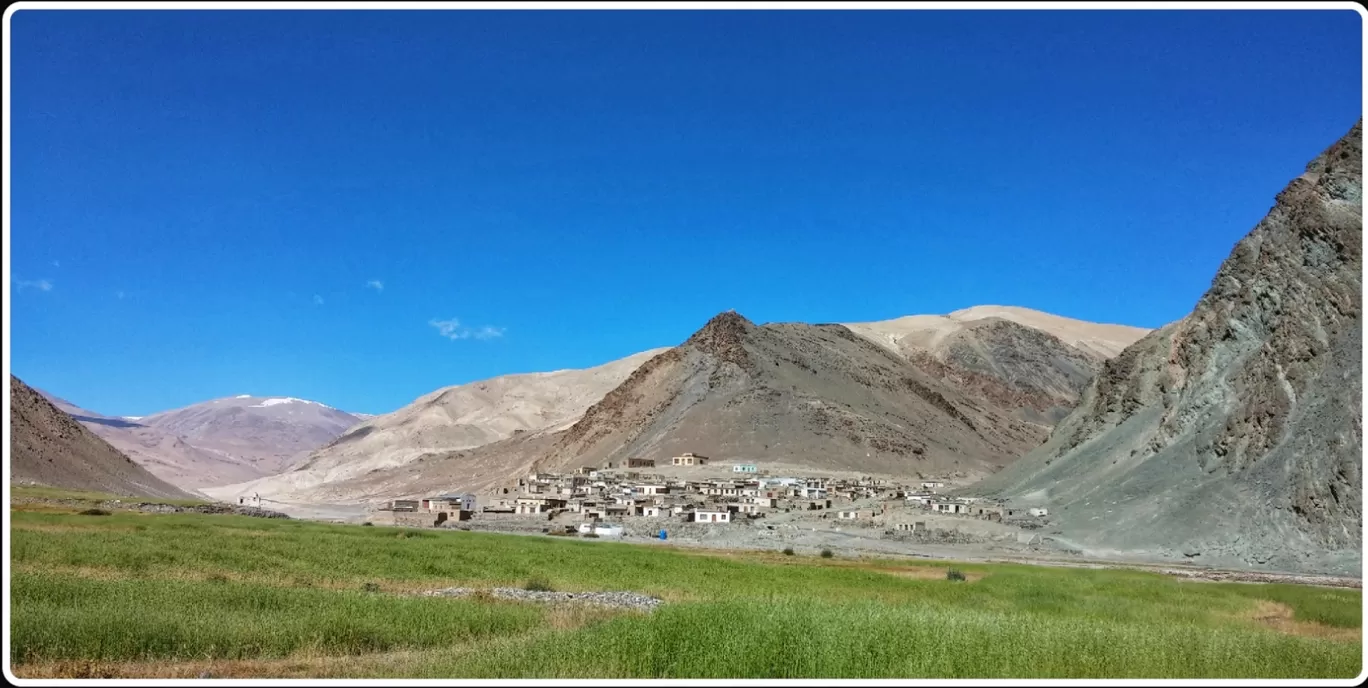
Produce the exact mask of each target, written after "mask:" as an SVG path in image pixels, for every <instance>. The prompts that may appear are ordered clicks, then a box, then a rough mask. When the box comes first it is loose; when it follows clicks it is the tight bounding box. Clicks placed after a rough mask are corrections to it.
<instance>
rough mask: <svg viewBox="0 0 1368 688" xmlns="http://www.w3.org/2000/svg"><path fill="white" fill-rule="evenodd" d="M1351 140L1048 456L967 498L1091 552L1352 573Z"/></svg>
mask: <svg viewBox="0 0 1368 688" xmlns="http://www.w3.org/2000/svg"><path fill="white" fill-rule="evenodd" d="M1362 213H1363V208H1362V127H1361V122H1360V123H1359V124H1356V125H1355V126H1354V127H1353V129H1352V130H1351V131H1350V132H1349V134H1347V135H1346V136H1345V137H1344V138H1343V139H1341V140H1340V141H1338V142H1337V143H1335V144H1334V145H1333V146H1331V147H1330V148H1329V149H1328V150H1326V151H1325V152H1324V153H1322V154H1321V155H1320V156H1319V157H1317V158H1316V159H1315V160H1314V161H1313V162H1312V163H1311V164H1310V165H1309V166H1308V167H1307V169H1306V173H1305V174H1303V175H1302V176H1301V177H1299V178H1297V179H1295V180H1293V181H1292V182H1291V184H1289V185H1288V186H1287V188H1286V189H1284V190H1283V192H1282V193H1280V194H1279V195H1278V197H1277V201H1276V204H1275V205H1274V206H1273V208H1272V210H1270V211H1269V213H1268V215H1267V216H1266V217H1265V218H1264V219H1263V220H1262V221H1261V222H1260V223H1259V224H1258V226H1257V227H1255V228H1254V230H1253V231H1252V232H1251V233H1250V234H1249V235H1248V236H1246V237H1245V238H1244V239H1243V240H1241V241H1240V242H1239V243H1238V244H1237V245H1236V246H1235V249H1234V251H1232V253H1231V255H1230V257H1229V258H1227V259H1226V261H1225V263H1224V264H1223V265H1222V266H1221V268H1220V271H1219V272H1218V273H1217V275H1216V278H1215V280H1214V281H1213V283H1212V286H1211V289H1210V290H1209V291H1208V292H1207V293H1206V294H1205V295H1204V296H1203V297H1202V298H1201V300H1200V301H1199V302H1198V304H1197V306H1196V308H1195V309H1194V311H1193V312H1192V314H1191V315H1189V316H1188V317H1186V318H1184V319H1182V320H1180V321H1178V322H1176V323H1173V324H1170V325H1168V326H1166V327H1164V328H1162V329H1160V330H1158V331H1156V332H1154V333H1152V334H1150V335H1149V336H1147V337H1145V338H1144V339H1143V340H1141V341H1140V342H1138V343H1136V344H1135V345H1133V346H1131V347H1129V348H1127V349H1126V350H1125V351H1124V352H1123V353H1122V354H1121V355H1120V356H1118V357H1117V358H1115V359H1113V360H1111V361H1110V362H1108V363H1107V364H1106V366H1105V368H1104V370H1103V372H1102V373H1101V374H1099V375H1098V377H1097V378H1096V379H1095V380H1094V382H1093V383H1092V384H1091V385H1090V386H1089V388H1088V390H1087V392H1086V393H1085V395H1084V397H1083V400H1082V402H1081V403H1080V405H1079V407H1078V408H1077V410H1075V411H1074V412H1073V413H1072V414H1071V415H1070V416H1069V417H1068V418H1067V419H1065V420H1064V421H1063V422H1062V423H1060V425H1059V426H1058V427H1057V428H1056V429H1055V431H1054V433H1053V434H1052V435H1051V437H1050V439H1049V441H1048V442H1047V443H1046V444H1045V445H1043V446H1042V447H1040V448H1039V449H1037V450H1036V451H1033V452H1031V453H1030V454H1029V455H1028V456H1026V457H1024V458H1022V459H1021V460H1020V461H1019V462H1017V463H1016V464H1014V465H1012V466H1010V467H1009V468H1008V469H1006V470H1004V471H1003V472H1001V473H999V474H997V475H995V476H993V477H991V478H989V479H987V480H985V481H983V482H982V483H980V484H979V485H977V486H975V487H974V488H971V489H972V490H973V491H976V492H979V493H982V494H989V495H1000V496H1006V497H1009V498H1012V499H1013V500H1014V501H1015V502H1017V503H1019V504H1023V505H1025V504H1041V505H1045V506H1047V507H1048V508H1049V509H1050V510H1051V515H1052V516H1053V517H1054V518H1055V520H1056V525H1057V527H1058V529H1059V535H1060V537H1061V538H1062V539H1065V540H1067V541H1068V542H1072V543H1074V544H1075V545H1077V546H1079V547H1080V548H1084V549H1090V550H1093V551H1095V552H1098V553H1105V552H1112V553H1129V554H1134V555H1140V556H1150V557H1171V558H1186V559H1190V560H1192V561H1195V562H1200V563H1204V564H1210V565H1216V566H1244V567H1264V568H1269V569H1276V570H1284V571H1307V572H1327V573H1344V574H1349V573H1353V574H1357V573H1358V572H1359V569H1360V565H1361V564H1360V562H1361V558H1362V541H1361V527H1362V517H1363V515H1362V501H1363V497H1362V492H1361V471H1362V408H1361V400H1362V360H1361V358H1362V336H1363V331H1362V327H1363V323H1362V270H1363V257H1362V252H1361V251H1362V248H1361V247H1362V240H1363V225H1362Z"/></svg>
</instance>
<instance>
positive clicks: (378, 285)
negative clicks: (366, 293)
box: [366, 280, 385, 291]
mask: <svg viewBox="0 0 1368 688" xmlns="http://www.w3.org/2000/svg"><path fill="white" fill-rule="evenodd" d="M366 286H367V287H370V288H371V289H374V290H376V291H384V290H385V283H384V282H381V281H380V280H371V281H369V282H366Z"/></svg>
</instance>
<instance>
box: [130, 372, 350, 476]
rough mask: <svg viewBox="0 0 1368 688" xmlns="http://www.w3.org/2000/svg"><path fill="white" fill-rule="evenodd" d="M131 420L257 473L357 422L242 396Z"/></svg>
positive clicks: (317, 406) (307, 406) (291, 401)
mask: <svg viewBox="0 0 1368 688" xmlns="http://www.w3.org/2000/svg"><path fill="white" fill-rule="evenodd" d="M137 422H138V423H139V424H141V425H144V426H147V427H149V428H152V429H155V430H158V431H161V432H162V433H165V434H168V435H172V436H175V437H178V438H180V439H181V440H182V441H184V442H185V443H187V444H190V445H192V446H194V447H195V448H197V449H199V450H202V451H205V452H208V453H211V454H217V455H219V456H224V457H229V458H232V459H238V460H241V461H242V462H245V463H246V464H247V465H248V466H250V467H251V468H252V469H253V470H255V471H256V472H257V474H259V475H270V474H273V473H277V472H280V471H283V470H285V469H287V468H289V467H290V466H291V465H292V464H294V463H295V462H297V461H299V460H301V459H302V458H304V456H305V455H306V454H307V453H308V452H310V451H312V450H314V449H317V448H319V447H321V446H323V445H325V444H327V443H328V442H331V441H333V440H334V439H336V438H337V437H338V436H340V435H341V434H342V433H344V432H346V431H347V430H349V429H351V428H352V427H353V426H355V425H357V424H358V423H360V422H361V419H360V418H357V417H356V416H353V415H352V414H350V413H347V412H345V411H339V410H338V409H335V408H332V407H331V406H326V405H324V404H321V403H319V402H316V401H309V400H306V399H296V398H294V397H257V396H251V395H248V394H243V395H239V396H235V397H228V398H224V399H213V400H211V401H205V402H202V403H198V404H193V405H191V406H187V407H185V408H181V409H175V410H172V411H163V412H161V413H156V414H153V415H150V416H145V417H143V418H140V419H138V421H137ZM220 484H221V483H220Z"/></svg>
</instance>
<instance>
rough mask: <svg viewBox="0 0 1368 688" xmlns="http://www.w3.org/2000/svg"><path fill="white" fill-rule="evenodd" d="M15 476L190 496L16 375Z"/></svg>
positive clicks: (121, 491)
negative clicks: (96, 433)
mask: <svg viewBox="0 0 1368 688" xmlns="http://www.w3.org/2000/svg"><path fill="white" fill-rule="evenodd" d="M10 481H11V483H13V484H38V485H48V486H52V487H65V488H71V489H77V490H93V491H97V492H107V493H111V494H119V495H130V496H139V497H160V498H170V499H190V498H192V496H191V495H189V494H187V493H185V492H183V491H181V490H179V489H177V488H176V487H173V486H172V485H169V484H167V483H166V482H164V481H162V480H161V479H159V478H157V477H155V476H153V475H152V474H151V473H149V472H147V470H145V469H143V468H142V467H141V466H139V465H138V464H136V463H134V462H133V460H132V459H129V458H128V457H127V456H124V455H123V454H121V453H119V451H118V450H117V449H115V448H114V447H111V446H110V445H109V443H107V442H105V441H104V440H102V439H100V438H99V437H97V436H95V434H94V433H92V432H91V431H90V430H87V429H86V428H85V426H83V425H81V424H80V423H78V422H76V421H75V420H73V419H72V418H71V417H70V416H68V415H67V414H65V413H63V412H62V411H61V410H60V409H58V408H57V407H56V406H54V405H53V404H52V402H50V401H48V400H47V399H46V398H44V397H43V395H41V394H39V393H38V392H36V391H34V390H33V389H32V388H31V387H29V386H28V385H26V384H24V383H23V381H21V380H20V379H19V378H17V377H14V376H10Z"/></svg>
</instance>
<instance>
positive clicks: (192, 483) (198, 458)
mask: <svg viewBox="0 0 1368 688" xmlns="http://www.w3.org/2000/svg"><path fill="white" fill-rule="evenodd" d="M36 391H38V393H39V394H42V395H43V396H44V397H46V398H47V399H48V401H51V402H52V403H53V405H54V406H56V407H57V408H58V409H61V411H62V412H63V413H65V414H67V415H69V416H71V417H72V418H73V419H74V420H76V421H78V422H80V423H81V424H82V425H84V426H85V427H86V428H87V429H88V430H90V431H91V432H93V433H95V435H96V436H98V437H99V438H100V439H102V440H104V441H106V442H108V443H109V444H110V445H111V446H113V447H114V448H115V449H117V450H119V452H120V453H122V454H124V455H125V456H127V457H128V458H130V459H133V461H134V462H135V463H137V464H138V465H139V466H142V467H143V468H146V469H147V470H148V472H150V473H151V474H152V475H155V476H157V477H158V478H160V479H162V480H164V481H166V482H168V483H170V484H172V485H175V486H176V487H179V488H181V489H183V490H190V491H193V490H198V489H199V488H202V487H210V486H214V485H227V484H230V483H237V482H243V481H247V480H252V479H255V478H259V477H262V476H263V475H264V473H262V472H261V470H260V469H259V468H257V467H256V466H255V465H253V464H252V463H250V462H249V461H247V460H245V459H241V458H238V457H236V456H231V455H226V454H223V453H220V452H214V451H209V450H207V449H202V448H200V447H196V446H194V445H191V444H190V443H188V442H186V441H185V439H184V438H182V437H179V436H176V435H174V434H171V433H169V432H166V431H165V430H161V429H158V428H153V427H148V426H146V425H143V424H142V422H141V419H130V418H124V417H117V418H116V417H112V416H106V415H103V414H100V413H96V412H94V411H89V410H86V409H83V408H81V407H79V406H76V405H75V404H72V403H71V402H69V401H66V400H65V399H61V398H59V397H55V396H53V395H51V394H48V393H46V392H44V391H42V390H36Z"/></svg>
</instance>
